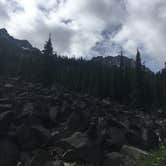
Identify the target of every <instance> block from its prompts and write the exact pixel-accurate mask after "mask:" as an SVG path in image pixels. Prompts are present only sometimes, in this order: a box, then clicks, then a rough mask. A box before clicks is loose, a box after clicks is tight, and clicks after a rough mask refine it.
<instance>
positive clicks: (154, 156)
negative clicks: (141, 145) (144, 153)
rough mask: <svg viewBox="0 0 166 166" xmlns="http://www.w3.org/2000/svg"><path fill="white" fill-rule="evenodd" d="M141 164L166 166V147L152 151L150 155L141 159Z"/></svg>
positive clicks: (143, 165) (145, 165)
mask: <svg viewBox="0 0 166 166" xmlns="http://www.w3.org/2000/svg"><path fill="white" fill-rule="evenodd" d="M140 166H166V148H161V149H159V150H156V151H151V152H150V153H149V157H147V158H145V159H143V160H142V161H141V165H140Z"/></svg>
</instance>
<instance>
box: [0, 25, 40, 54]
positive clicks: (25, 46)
mask: <svg viewBox="0 0 166 166" xmlns="http://www.w3.org/2000/svg"><path fill="white" fill-rule="evenodd" d="M4 49H5V50H8V52H13V53H14V52H17V53H18V54H19V53H24V54H32V53H35V52H39V50H38V49H37V48H34V47H33V46H32V45H31V44H30V43H29V42H28V41H27V40H19V39H15V38H14V37H12V36H10V35H9V33H8V31H7V30H6V29H4V28H3V29H0V50H1V51H3V50H4Z"/></svg>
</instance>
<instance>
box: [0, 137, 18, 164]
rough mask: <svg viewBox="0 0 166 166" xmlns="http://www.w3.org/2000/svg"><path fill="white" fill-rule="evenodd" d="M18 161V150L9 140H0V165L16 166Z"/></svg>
mask: <svg viewBox="0 0 166 166" xmlns="http://www.w3.org/2000/svg"><path fill="white" fill-rule="evenodd" d="M18 159H19V150H18V147H17V145H16V144H14V143H13V142H11V141H10V140H7V139H4V140H0V165H1V166H16V165H17V162H18Z"/></svg>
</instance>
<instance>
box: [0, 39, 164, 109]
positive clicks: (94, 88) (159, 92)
mask: <svg viewBox="0 0 166 166" xmlns="http://www.w3.org/2000/svg"><path fill="white" fill-rule="evenodd" d="M0 74H1V75H5V76H20V77H21V78H22V79H25V80H30V81H36V82H41V83H42V84H43V86H50V87H51V86H52V85H53V84H60V85H62V86H64V87H65V88H67V89H69V90H72V91H75V92H79V93H82V94H90V95H93V96H96V97H100V98H109V99H110V100H113V101H118V102H121V103H125V104H128V105H130V106H131V107H135V108H141V109H144V110H149V111H151V110H153V109H154V110H155V109H156V108H158V109H159V108H161V109H166V102H165V100H166V67H165V68H164V69H163V70H161V71H160V72H158V73H154V72H152V71H150V70H147V68H146V67H145V66H144V65H142V62H141V54H140V51H139V50H137V54H136V60H135V67H133V66H132V65H130V64H127V65H126V64H125V63H124V56H123V52H121V55H120V66H116V65H114V66H113V65H104V64H102V63H100V62H95V61H91V60H85V59H83V58H79V59H76V58H68V57H63V56H58V55H57V53H53V47H52V42H51V37H49V40H48V41H47V42H46V43H45V45H44V49H43V51H42V52H31V53H29V54H28V55H24V54H23V53H20V54H18V50H15V51H12V52H10V51H9V50H8V49H5V48H4V49H0Z"/></svg>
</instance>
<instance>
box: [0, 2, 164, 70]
mask: <svg viewBox="0 0 166 166" xmlns="http://www.w3.org/2000/svg"><path fill="white" fill-rule="evenodd" d="M0 9H1V10H0V19H1V20H3V21H2V24H1V27H5V28H7V29H8V30H9V33H11V34H12V35H14V36H15V37H18V38H26V39H28V40H29V41H30V42H32V43H33V45H34V46H36V47H39V48H42V47H43V44H44V41H45V40H47V38H48V34H49V33H50V32H51V33H52V39H53V43H54V46H55V48H56V50H57V51H58V52H59V53H62V54H69V55H76V56H84V57H91V56H94V55H101V54H102V55H103V54H104V53H103V52H106V55H113V56H114V55H116V54H117V53H118V52H119V49H120V48H121V47H122V48H123V50H124V52H125V53H126V54H127V55H128V56H130V57H134V56H135V52H136V49H137V47H138V48H141V50H142V52H143V61H146V64H147V65H148V66H150V67H151V68H152V69H154V70H156V69H159V68H161V67H162V66H163V62H164V61H166V57H165V55H166V47H165V43H166V1H165V0H151V1H147V0H139V1H133V0H102V1H101V0H84V1H79V0H48V1H47V3H46V2H45V0H36V1H34V0H28V1H27V0H21V1H20V0H0ZM110 47H111V48H110ZM116 52H117V53H116Z"/></svg>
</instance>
